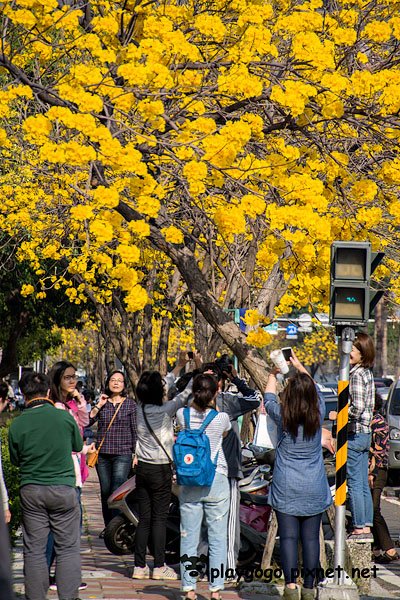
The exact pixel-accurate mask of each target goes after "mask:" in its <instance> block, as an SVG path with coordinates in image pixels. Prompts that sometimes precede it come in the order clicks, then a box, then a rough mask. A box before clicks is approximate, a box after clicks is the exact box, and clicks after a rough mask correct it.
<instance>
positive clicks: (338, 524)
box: [318, 327, 359, 600]
mask: <svg viewBox="0 0 400 600" xmlns="http://www.w3.org/2000/svg"><path fill="white" fill-rule="evenodd" d="M354 339H355V331H354V329H353V328H352V327H344V328H343V329H342V330H341V332H340V366H339V382H338V410H337V443H336V493H335V551H334V575H333V580H328V581H327V582H324V583H322V585H321V586H320V587H319V588H318V598H319V599H321V600H328V599H329V600H331V599H332V598H335V599H336V598H338V599H339V598H341V599H342V600H357V599H358V598H359V595H358V591H357V586H356V585H355V584H354V583H353V582H352V580H351V579H350V577H349V576H348V575H347V573H346V571H345V568H344V567H345V562H346V491H347V490H346V471H347V433H348V432H347V425H348V418H349V413H348V410H349V409H348V401H349V378H350V352H351V349H352V347H353V341H354Z"/></svg>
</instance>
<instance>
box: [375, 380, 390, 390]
mask: <svg viewBox="0 0 400 600" xmlns="http://www.w3.org/2000/svg"><path fill="white" fill-rule="evenodd" d="M374 383H375V387H379V388H381V387H390V386H391V385H392V383H393V379H392V378H391V377H374Z"/></svg>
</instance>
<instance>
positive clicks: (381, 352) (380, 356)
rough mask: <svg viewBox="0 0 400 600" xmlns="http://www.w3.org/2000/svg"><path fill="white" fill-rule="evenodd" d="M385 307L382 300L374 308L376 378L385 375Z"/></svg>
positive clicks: (386, 314)
mask: <svg viewBox="0 0 400 600" xmlns="http://www.w3.org/2000/svg"><path fill="white" fill-rule="evenodd" d="M387 316H388V313H387V305H386V302H385V299H384V298H383V299H382V300H381V302H378V304H377V306H376V308H375V336H376V337H375V345H376V346H375V347H376V358H375V367H374V373H375V375H376V376H378V377H382V376H383V375H386V374H387Z"/></svg>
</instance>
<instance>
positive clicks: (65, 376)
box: [63, 375, 78, 381]
mask: <svg viewBox="0 0 400 600" xmlns="http://www.w3.org/2000/svg"><path fill="white" fill-rule="evenodd" d="M63 379H65V381H75V379H78V377H77V375H63Z"/></svg>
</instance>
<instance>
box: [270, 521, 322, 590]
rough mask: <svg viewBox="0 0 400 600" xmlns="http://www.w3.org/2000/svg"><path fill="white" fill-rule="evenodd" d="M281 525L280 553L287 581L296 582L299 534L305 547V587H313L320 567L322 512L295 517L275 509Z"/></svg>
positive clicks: (303, 547)
mask: <svg viewBox="0 0 400 600" xmlns="http://www.w3.org/2000/svg"><path fill="white" fill-rule="evenodd" d="M275 512H276V518H277V520H278V526H279V539H280V554H281V563H282V568H283V573H284V575H285V583H286V584H288V583H295V582H296V579H297V577H298V576H299V574H300V573H299V572H298V558H297V557H298V554H297V546H298V541H299V536H300V540H301V545H302V549H303V569H304V587H305V588H313V587H314V581H315V578H316V575H317V569H318V568H319V528H320V524H321V517H322V514H318V515H312V516H311V517H295V516H294V515H287V514H285V513H282V512H279V511H275Z"/></svg>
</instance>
